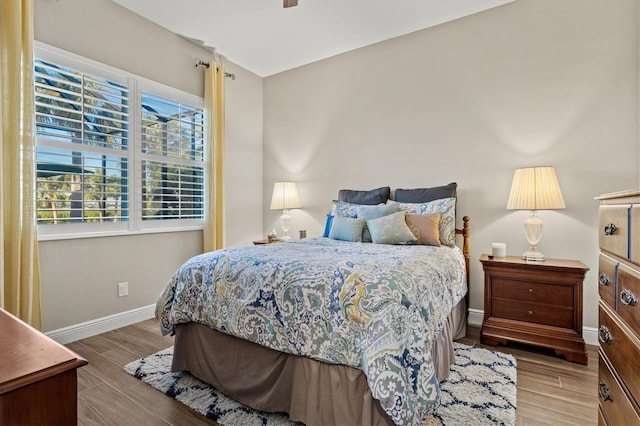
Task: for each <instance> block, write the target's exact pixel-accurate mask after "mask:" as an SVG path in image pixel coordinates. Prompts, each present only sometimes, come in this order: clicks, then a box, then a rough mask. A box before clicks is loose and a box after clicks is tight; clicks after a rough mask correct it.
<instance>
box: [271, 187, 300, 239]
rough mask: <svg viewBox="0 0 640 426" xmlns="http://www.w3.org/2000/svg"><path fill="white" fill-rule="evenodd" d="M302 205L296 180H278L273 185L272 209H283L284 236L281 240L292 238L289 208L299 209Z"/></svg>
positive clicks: (281, 217) (281, 222) (281, 220)
mask: <svg viewBox="0 0 640 426" xmlns="http://www.w3.org/2000/svg"><path fill="white" fill-rule="evenodd" d="M300 207H302V205H301V204H300V196H299V195H298V187H297V186H296V183H295V182H276V183H275V184H274V185H273V195H272V196H271V210H279V209H282V216H280V226H282V231H283V232H284V236H282V238H280V239H281V240H285V241H286V240H290V239H291V237H290V236H289V227H290V225H291V216H289V209H299V208H300Z"/></svg>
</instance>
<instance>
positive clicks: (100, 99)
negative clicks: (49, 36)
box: [34, 47, 205, 236]
mask: <svg viewBox="0 0 640 426" xmlns="http://www.w3.org/2000/svg"><path fill="white" fill-rule="evenodd" d="M34 62H35V63H34V68H35V103H36V144H37V149H36V166H37V173H36V175H37V177H36V209H37V212H36V213H37V221H38V225H39V234H40V235H44V236H47V235H56V236H59V235H61V234H63V235H71V236H74V235H75V236H78V234H83V233H88V234H94V233H96V232H98V233H105V232H106V233H111V232H138V231H147V230H157V229H164V230H166V229H185V228H193V227H194V226H195V227H202V225H203V217H204V181H205V176H204V151H205V141H204V114H203V101H202V98H199V97H196V96H193V95H190V94H187V93H184V92H182V91H179V90H177V89H173V88H170V87H167V86H164V85H161V84H159V83H155V82H151V81H148V80H145V79H143V78H140V77H137V76H134V75H131V74H128V73H126V72H124V71H120V70H117V69H113V68H110V67H107V66H105V65H102V64H97V63H94V62H90V61H88V60H86V59H83V58H78V57H76V56H74V55H71V54H69V53H66V52H62V51H59V50H58V49H54V48H50V47H47V48H40V47H39V48H38V49H36V59H35V61H34Z"/></svg>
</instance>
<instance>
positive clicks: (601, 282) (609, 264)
mask: <svg viewBox="0 0 640 426" xmlns="http://www.w3.org/2000/svg"><path fill="white" fill-rule="evenodd" d="M619 263H620V262H618V261H617V260H615V259H613V258H612V257H609V256H607V255H606V254H600V261H599V267H598V292H599V293H600V297H601V298H602V300H604V301H605V302H607V304H608V305H609V306H611V307H612V308H615V306H616V273H617V272H616V271H617V268H618V264H619Z"/></svg>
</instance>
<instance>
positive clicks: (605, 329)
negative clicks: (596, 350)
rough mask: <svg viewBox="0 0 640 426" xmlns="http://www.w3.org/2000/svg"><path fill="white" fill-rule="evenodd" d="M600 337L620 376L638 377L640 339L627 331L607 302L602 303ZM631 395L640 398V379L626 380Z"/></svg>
mask: <svg viewBox="0 0 640 426" xmlns="http://www.w3.org/2000/svg"><path fill="white" fill-rule="evenodd" d="M598 316H599V321H598V323H599V324H600V327H599V329H598V339H599V340H600V349H601V350H603V351H604V353H605V354H606V355H607V358H609V360H610V361H611V365H612V366H613V367H614V368H615V370H616V371H617V372H618V374H619V375H620V377H629V378H632V377H637V374H638V371H640V340H638V338H637V337H636V336H635V335H633V333H630V332H627V331H626V327H625V326H624V325H622V322H621V321H620V319H618V318H617V316H616V314H615V313H614V312H613V311H612V310H611V308H609V307H608V306H607V305H606V304H604V303H600V309H599V315H598ZM625 385H626V386H627V388H628V389H629V391H630V392H631V395H632V396H633V397H634V398H635V399H636V400H640V380H637V379H633V380H629V381H628V382H625Z"/></svg>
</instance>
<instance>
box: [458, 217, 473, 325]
mask: <svg viewBox="0 0 640 426" xmlns="http://www.w3.org/2000/svg"><path fill="white" fill-rule="evenodd" d="M456 235H462V254H463V255H464V267H465V270H466V272H467V294H466V295H465V296H464V298H465V301H466V302H467V319H468V318H469V290H470V288H469V259H470V258H471V253H470V251H469V216H464V217H463V218H462V229H458V228H456Z"/></svg>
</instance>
